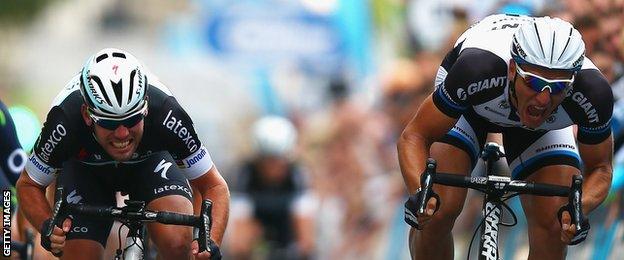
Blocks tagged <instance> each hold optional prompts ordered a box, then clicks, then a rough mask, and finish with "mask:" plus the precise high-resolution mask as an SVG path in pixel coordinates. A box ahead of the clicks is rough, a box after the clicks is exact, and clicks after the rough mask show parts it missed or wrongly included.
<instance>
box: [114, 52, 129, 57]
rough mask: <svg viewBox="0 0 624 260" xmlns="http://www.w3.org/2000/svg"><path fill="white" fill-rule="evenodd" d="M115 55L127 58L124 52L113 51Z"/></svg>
mask: <svg viewBox="0 0 624 260" xmlns="http://www.w3.org/2000/svg"><path fill="white" fill-rule="evenodd" d="M113 57H117V58H124V59H125V58H126V55H125V54H123V53H119V52H113Z"/></svg>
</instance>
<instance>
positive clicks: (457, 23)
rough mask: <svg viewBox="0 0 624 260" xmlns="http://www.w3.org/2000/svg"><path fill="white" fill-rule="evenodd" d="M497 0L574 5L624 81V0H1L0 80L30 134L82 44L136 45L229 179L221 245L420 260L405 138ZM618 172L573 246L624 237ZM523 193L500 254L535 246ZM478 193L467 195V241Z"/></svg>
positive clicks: (241, 250)
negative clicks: (448, 57)
mask: <svg viewBox="0 0 624 260" xmlns="http://www.w3.org/2000/svg"><path fill="white" fill-rule="evenodd" d="M493 13H515V14H527V15H550V16H556V17H560V18H562V19H565V20H567V21H570V22H572V23H573V24H574V25H575V26H576V28H578V30H579V31H580V32H581V34H582V35H583V38H584V40H585V42H586V48H587V56H588V57H590V58H591V59H592V61H593V62H594V63H595V64H596V65H597V66H598V67H599V68H600V69H601V71H602V72H603V74H604V75H605V76H606V77H607V79H608V80H609V81H610V82H611V83H612V86H613V88H614V92H615V93H616V97H619V96H621V94H620V93H624V80H623V78H622V75H623V74H624V67H623V64H624V29H623V28H624V0H567V1H563V0H524V1H522V0H518V1H496V0H480V1H477V0H368V1H360V0H239V1H226V0H186V1H166V0H150V1H147V0H135V1H122V0H91V1H78V0H21V1H18V0H4V1H0V97H1V99H2V100H3V102H4V103H5V104H7V106H9V107H10V108H11V109H10V111H11V113H12V116H13V118H14V120H15V121H16V125H17V126H16V127H17V128H18V133H19V134H20V141H21V142H22V145H23V146H24V147H25V148H26V149H30V148H31V147H32V145H33V143H34V141H35V139H36V138H37V136H38V131H39V130H40V128H41V124H42V122H43V121H44V120H45V116H46V113H47V112H48V110H49V108H50V104H51V102H52V100H53V98H54V97H55V95H56V94H57V93H58V92H60V90H61V89H62V88H63V86H64V85H65V84H66V83H67V82H68V81H69V79H70V78H71V77H72V76H73V75H75V74H76V73H78V71H79V70H80V69H81V66H82V65H83V63H84V62H85V61H86V59H87V57H88V56H89V55H91V54H92V53H94V52H96V51H98V50H99V49H102V48H104V47H116V48H121V49H124V50H127V51H129V52H131V53H133V54H134V55H135V56H136V57H137V58H139V60H141V61H142V62H143V63H144V64H145V65H146V66H147V67H148V68H149V69H150V70H151V71H152V72H153V73H154V74H156V75H157V76H158V77H159V78H160V80H161V81H162V82H163V83H164V84H165V85H167V86H168V87H169V89H170V90H171V91H172V92H173V94H174V96H175V97H176V98H177V99H178V101H179V102H180V103H181V104H182V106H183V107H184V108H185V109H186V110H187V112H188V113H189V114H190V115H191V117H192V118H193V120H194V123H195V128H196V129H197V131H198V133H199V136H200V138H201V140H202V142H204V144H205V145H206V146H207V147H208V149H209V150H210V152H211V156H212V158H213V160H214V161H215V163H216V165H217V166H218V167H219V169H220V171H221V173H222V174H223V175H224V177H225V178H226V179H227V181H228V183H229V184H230V187H231V190H232V208H231V216H230V222H229V226H228V230H227V233H226V238H225V242H224V245H223V248H224V249H223V250H224V251H225V254H226V256H229V258H232V259H280V258H285V259H295V258H301V257H303V256H308V257H311V258H313V259H408V258H409V252H408V249H407V231H408V226H407V224H405V223H404V222H403V202H404V200H405V195H406V194H405V188H404V185H403V181H402V178H401V174H400V172H399V169H398V160H397V155H396V145H395V143H396V138H397V137H398V135H399V134H400V132H401V131H402V129H403V127H404V126H405V124H406V123H407V122H408V120H409V119H410V118H411V116H412V115H413V113H414V112H415V110H416V109H417V107H418V106H419V103H420V102H421V101H422V100H423V99H424V98H425V97H426V96H427V95H428V94H429V93H430V92H431V91H432V89H433V82H434V77H435V72H436V70H437V68H438V65H439V64H440V62H441V60H442V57H443V56H444V55H445V54H446V52H447V51H449V50H450V49H451V47H452V45H453V43H454V42H455V40H456V39H457V37H458V36H459V35H460V34H461V33H462V32H463V31H464V30H465V29H467V28H468V27H469V26H470V25H471V24H472V23H474V22H476V21H478V20H479V19H481V18H483V17H485V16H487V15H489V14H493ZM623 111H624V110H623ZM616 113H617V111H616ZM617 134H619V133H616V135H617ZM621 157H624V156H621ZM622 161H624V159H618V163H620V162H622ZM618 165H619V164H618ZM616 172H617V173H619V172H621V169H620V168H619V167H618V168H617V169H616ZM619 175H621V174H619ZM617 181H619V183H621V182H622V181H621V179H618V180H617ZM617 187H621V184H618V185H614V188H613V189H612V192H611V194H610V196H609V198H608V199H607V201H606V202H605V203H604V204H603V205H602V206H601V207H600V208H599V209H598V210H596V211H595V212H594V213H593V214H592V215H591V221H592V230H591V234H590V238H589V240H588V241H587V242H585V243H584V244H582V245H580V246H576V247H571V248H570V250H569V252H568V255H569V256H573V258H574V259H607V258H608V259H616V256H617V255H622V254H623V253H624V221H623V220H622V219H623V217H624V216H623V215H624V209H623V208H624V207H623V203H622V198H621V197H622V196H621V194H622V189H621V188H619V189H618V188H617ZM511 204H513V207H514V209H516V212H517V214H518V215H520V218H519V222H520V223H519V224H518V226H516V227H513V228H504V229H503V231H502V233H503V234H501V235H502V238H501V243H502V244H501V254H502V255H503V259H526V256H527V253H528V249H527V237H526V223H524V222H523V220H524V218H523V216H521V215H522V210H521V209H520V208H519V205H518V204H519V203H518V202H517V201H515V202H512V203H511ZM480 206H481V200H480V196H479V195H477V194H470V195H469V198H468V203H466V206H465V209H464V212H463V213H462V216H461V217H460V219H458V221H457V222H456V226H455V230H454V232H455V234H456V235H455V243H456V246H455V255H456V258H464V257H465V254H466V252H467V249H468V243H469V240H470V237H471V236H472V232H473V230H474V228H475V227H476V226H477V225H478V223H479V221H480V217H479V216H480V215H479V209H480ZM475 244H477V242H475ZM472 251H473V253H474V251H475V249H473V250H472Z"/></svg>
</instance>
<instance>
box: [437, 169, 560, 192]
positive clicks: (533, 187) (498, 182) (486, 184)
mask: <svg viewBox="0 0 624 260" xmlns="http://www.w3.org/2000/svg"><path fill="white" fill-rule="evenodd" d="M433 182H434V183H438V184H443V185H446V186H453V187H461V188H470V189H476V190H484V191H488V190H498V191H503V192H518V193H521V194H531V195H538V196H559V197H568V195H569V194H570V187H566V186H561V185H552V184H543V183H533V182H526V181H520V180H511V178H509V177H504V176H488V177H468V176H461V175H457V174H448V173H435V175H434V177H433ZM486 193H487V192H486Z"/></svg>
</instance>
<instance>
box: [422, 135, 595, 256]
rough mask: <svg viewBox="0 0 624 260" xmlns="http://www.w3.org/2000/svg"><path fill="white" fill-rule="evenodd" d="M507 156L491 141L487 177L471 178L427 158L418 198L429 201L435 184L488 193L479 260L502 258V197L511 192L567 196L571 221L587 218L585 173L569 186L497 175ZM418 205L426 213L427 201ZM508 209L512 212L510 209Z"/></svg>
mask: <svg viewBox="0 0 624 260" xmlns="http://www.w3.org/2000/svg"><path fill="white" fill-rule="evenodd" d="M504 156H505V155H504V154H503V153H502V152H501V150H500V147H499V146H498V145H497V144H495V143H488V144H486V145H485V147H484V149H483V152H482V153H481V158H483V160H484V161H485V163H486V176H485V177H477V176H475V177H472V176H471V177H468V176H462V175H457V174H447V173H436V170H435V169H436V162H435V160H433V159H428V160H427V167H426V170H425V172H424V173H423V174H422V176H421V189H422V191H426V192H421V194H422V196H421V197H420V198H417V199H418V201H428V200H429V197H428V196H430V195H428V194H429V193H430V192H428V191H430V190H432V189H433V183H438V184H442V185H446V186H453V187H461V188H470V189H475V190H479V191H481V192H483V193H484V194H485V195H484V201H483V209H482V214H483V217H484V224H483V225H482V227H481V229H480V231H481V237H480V242H479V259H480V260H498V259H499V258H500V256H499V252H498V231H499V226H500V225H501V217H502V210H503V207H504V203H503V200H502V199H503V196H505V194H507V193H508V192H515V193H517V194H531V195H538V196H559V197H568V199H569V202H570V205H572V209H573V210H572V212H570V214H571V216H572V223H573V224H577V223H580V222H581V221H582V220H583V219H584V216H583V214H582V211H581V208H582V205H581V200H580V198H581V186H582V181H583V177H582V176H580V175H575V176H573V177H572V185H571V186H570V187H566V186H560V185H550V184H540V183H532V182H526V181H521V180H512V179H511V178H510V177H507V176H499V175H496V173H495V171H494V163H496V162H497V161H498V160H500V158H501V157H504ZM419 205H420V208H419V209H418V210H419V212H424V209H425V206H426V203H421V204H419ZM505 207H506V206H505ZM421 210H422V211H421ZM508 210H510V211H511V209H509V208H508ZM512 213H513V212H512ZM514 218H515V216H514ZM576 226H577V231H579V230H580V228H581V227H580V225H578V224H577V225H576Z"/></svg>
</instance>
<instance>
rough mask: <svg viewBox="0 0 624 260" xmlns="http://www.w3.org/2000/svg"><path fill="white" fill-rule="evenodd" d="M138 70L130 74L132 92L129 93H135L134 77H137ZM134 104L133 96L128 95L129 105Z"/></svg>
mask: <svg viewBox="0 0 624 260" xmlns="http://www.w3.org/2000/svg"><path fill="white" fill-rule="evenodd" d="M136 73H137V70H133V71H132V72H130V91H129V92H128V93H134V77H136ZM130 102H132V95H128V104H130Z"/></svg>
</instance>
